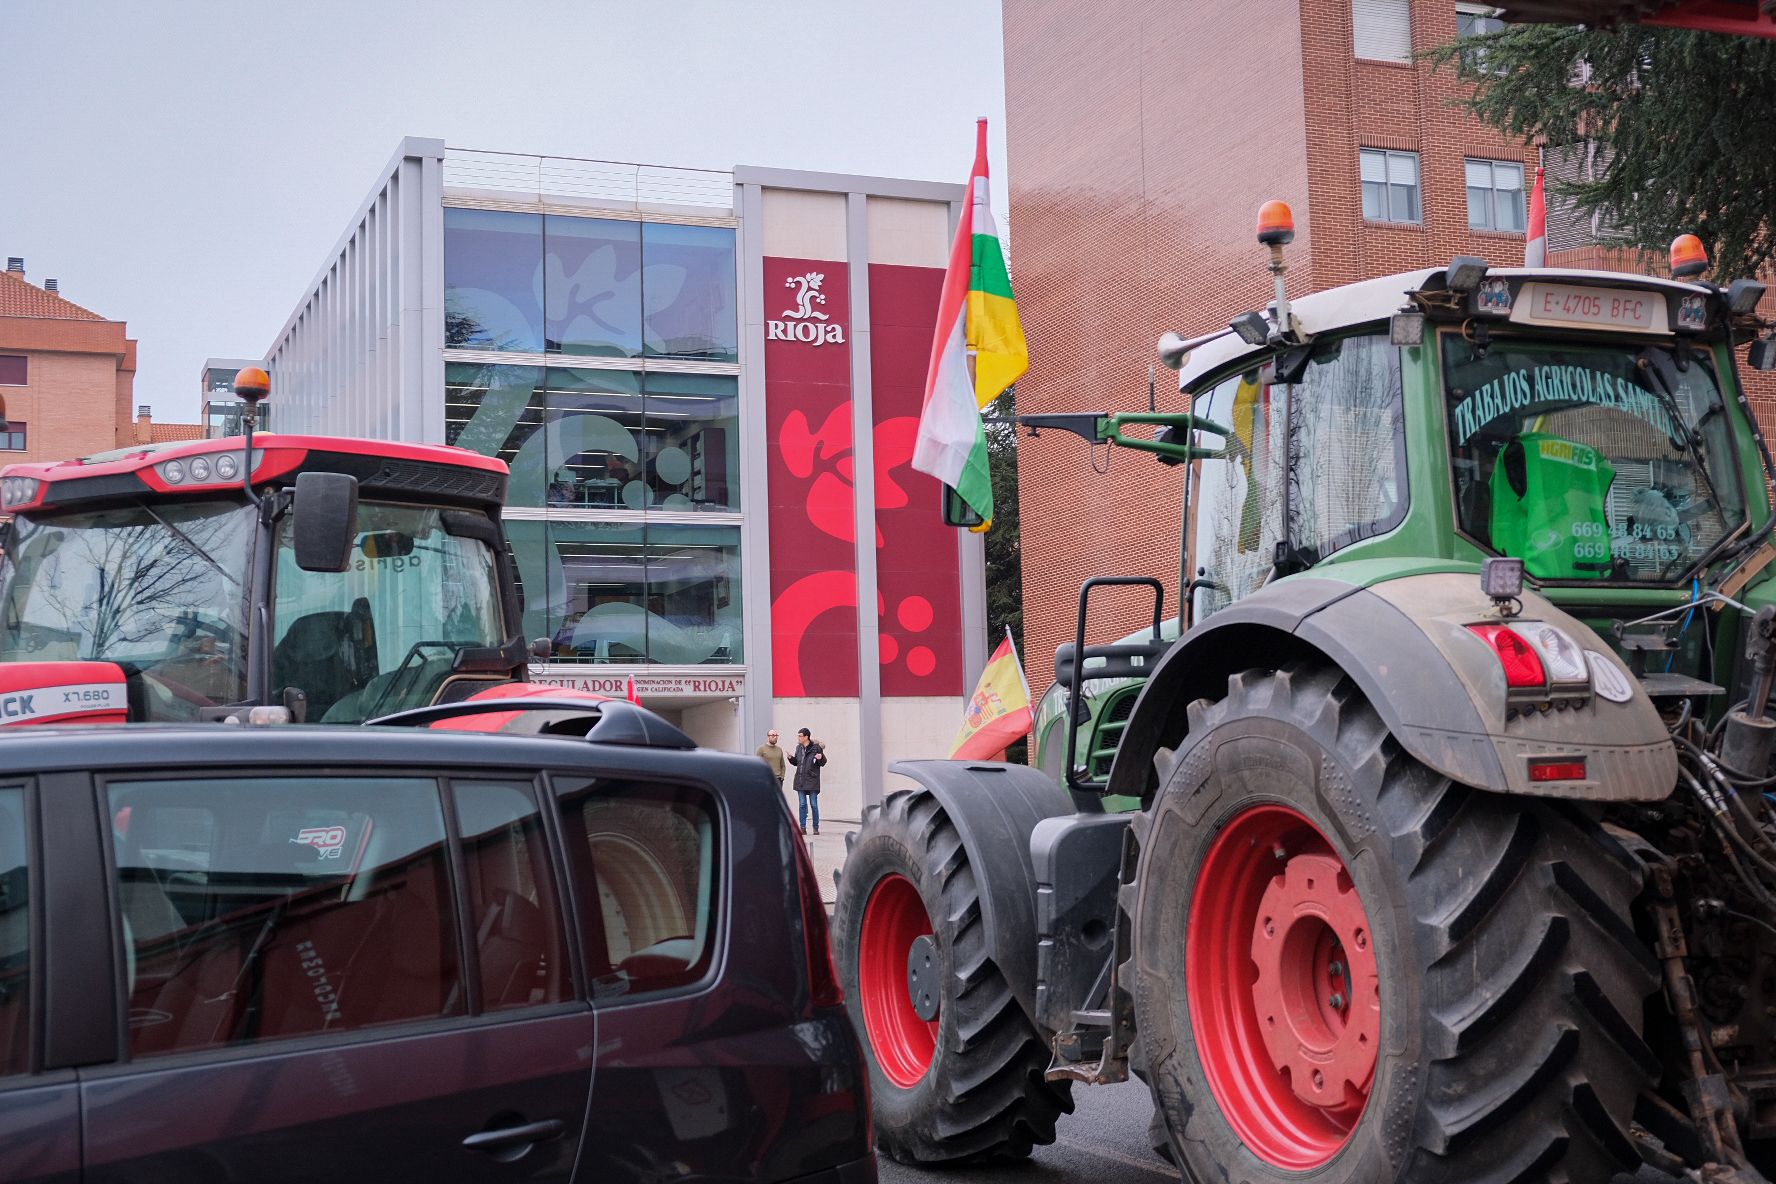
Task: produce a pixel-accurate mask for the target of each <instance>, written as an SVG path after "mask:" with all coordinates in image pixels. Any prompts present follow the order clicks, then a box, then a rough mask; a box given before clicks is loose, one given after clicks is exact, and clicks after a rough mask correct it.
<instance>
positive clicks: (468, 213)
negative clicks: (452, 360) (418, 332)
mask: <svg viewBox="0 0 1776 1184" xmlns="http://www.w3.org/2000/svg"><path fill="white" fill-rule="evenodd" d="M542 273H543V216H542V215H541V214H517V213H509V212H506V211H503V210H463V209H456V208H454V207H452V208H448V209H446V210H445V211H444V344H445V345H446V346H451V347H454V348H457V349H484V350H498V351H501V352H506V353H527V354H537V353H541V352H543V304H542V298H543V292H542V278H543V274H542Z"/></svg>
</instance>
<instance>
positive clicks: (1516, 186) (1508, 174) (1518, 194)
mask: <svg viewBox="0 0 1776 1184" xmlns="http://www.w3.org/2000/svg"><path fill="white" fill-rule="evenodd" d="M1466 169H1467V176H1468V229H1470V230H1508V231H1517V232H1521V231H1522V230H1523V166H1522V165H1521V164H1517V163H1515V162H1512V161H1504V160H1470V161H1467V162H1466Z"/></svg>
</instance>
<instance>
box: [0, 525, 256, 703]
mask: <svg viewBox="0 0 1776 1184" xmlns="http://www.w3.org/2000/svg"><path fill="white" fill-rule="evenodd" d="M252 532H253V517H252V514H251V512H250V511H249V510H248V509H247V508H246V507H245V506H243V505H242V504H241V503H239V502H234V501H210V502H186V503H169V504H165V505H160V506H155V507H150V506H148V505H146V504H139V505H135V506H129V507H121V508H113V509H106V510H93V511H88V512H84V513H66V514H55V515H42V516H39V515H30V514H27V515H21V516H20V517H19V518H18V519H16V520H15V521H14V523H13V525H12V534H11V538H10V539H9V540H8V544H7V547H6V555H5V558H4V560H0V662H56V661H77V660H87V661H101V662H116V663H117V664H118V665H120V666H121V667H123V671H124V673H125V674H126V675H127V676H128V678H129V682H130V689H131V698H132V700H135V701H136V703H135V709H134V710H133V711H132V715H135V714H138V713H139V714H140V717H141V718H146V719H150V720H191V719H196V718H198V713H199V710H200V709H201V708H203V707H207V706H211V705H213V704H218V703H238V702H240V701H241V700H242V699H244V698H245V697H246V648H247V647H246V645H245V641H244V638H245V634H246V602H247V589H246V588H245V586H244V582H245V580H246V574H245V573H246V571H247V567H248V564H247V550H248V545H249V542H250V540H251V538H252Z"/></svg>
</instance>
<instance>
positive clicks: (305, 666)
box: [271, 502, 505, 723]
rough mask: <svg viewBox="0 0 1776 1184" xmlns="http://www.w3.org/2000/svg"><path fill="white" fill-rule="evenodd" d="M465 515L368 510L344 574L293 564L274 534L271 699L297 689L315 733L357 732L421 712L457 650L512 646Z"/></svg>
mask: <svg viewBox="0 0 1776 1184" xmlns="http://www.w3.org/2000/svg"><path fill="white" fill-rule="evenodd" d="M458 517H460V518H461V519H463V520H466V519H468V518H470V517H472V516H471V515H468V514H466V513H464V512H461V511H440V510H437V509H428V508H425V507H421V506H401V505H389V504H386V503H377V502H362V503H360V504H359V506H358V537H357V539H356V540H355V541H354V542H353V544H352V551H351V556H350V558H349V559H348V560H347V562H346V570H345V571H344V572H340V573H335V572H314V571H303V570H302V569H301V568H300V567H298V566H297V565H296V552H295V539H294V532H293V530H292V524H291V523H290V522H289V521H286V522H285V523H284V524H283V526H282V528H281V529H280V531H279V533H278V549H277V573H276V578H277V591H276V605H275V608H274V610H273V612H274V622H275V624H274V628H275V631H276V634H275V640H274V642H273V646H272V657H271V677H272V689H273V691H274V692H277V691H281V690H282V689H283V688H286V687H296V688H300V689H301V690H302V692H303V693H304V694H305V695H306V696H307V698H308V718H309V720H310V721H311V722H313V721H320V722H325V723H360V722H362V721H363V720H366V719H370V718H372V717H374V716H378V715H387V714H389V713H390V712H394V711H401V710H403V709H405V708H408V707H423V706H425V705H426V704H428V703H430V702H431V701H432V699H433V698H434V697H435V696H436V694H437V692H438V688H439V687H440V686H441V685H443V682H444V680H445V679H447V678H448V677H450V674H451V665H452V663H453V662H454V660H455V658H456V655H457V653H458V651H460V650H463V649H465V648H469V647H478V646H497V645H499V644H500V643H501V642H502V641H504V640H505V638H504V636H503V634H504V629H503V627H502V622H501V620H500V598H499V586H498V584H497V582H496V574H495V567H494V557H493V550H492V548H491V547H489V546H488V544H487V543H486V542H484V541H482V539H481V538H479V537H473V536H472V535H471V534H469V533H452V532H451V529H450V527H451V525H452V524H453V523H456V524H457V525H458V526H459V529H460V527H461V523H460V522H458V521H457V519H458Z"/></svg>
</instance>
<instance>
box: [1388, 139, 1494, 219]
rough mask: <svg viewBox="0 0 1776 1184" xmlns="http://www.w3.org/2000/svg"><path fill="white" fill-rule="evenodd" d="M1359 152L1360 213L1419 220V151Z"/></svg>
mask: <svg viewBox="0 0 1776 1184" xmlns="http://www.w3.org/2000/svg"><path fill="white" fill-rule="evenodd" d="M1360 155H1361V164H1362V175H1363V217H1365V218H1367V219H1368V220H1369V221H1371V222H1418V221H1420V220H1421V214H1420V210H1419V191H1418V153H1416V152H1387V151H1383V150H1382V149H1380V148H1364V149H1363V150H1362V151H1361V154H1360ZM1521 187H1522V186H1521V180H1520V181H1519V188H1521Z"/></svg>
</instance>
